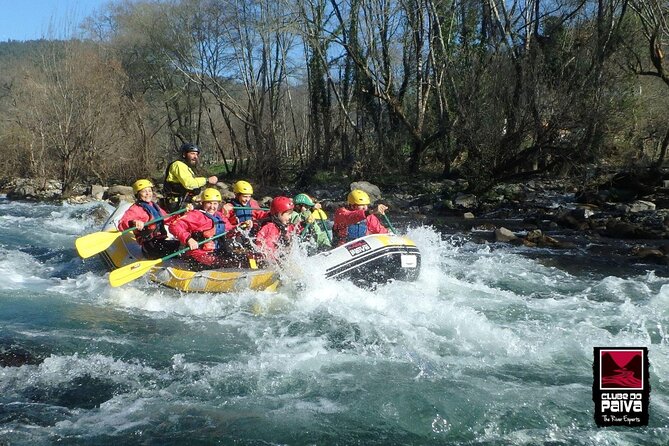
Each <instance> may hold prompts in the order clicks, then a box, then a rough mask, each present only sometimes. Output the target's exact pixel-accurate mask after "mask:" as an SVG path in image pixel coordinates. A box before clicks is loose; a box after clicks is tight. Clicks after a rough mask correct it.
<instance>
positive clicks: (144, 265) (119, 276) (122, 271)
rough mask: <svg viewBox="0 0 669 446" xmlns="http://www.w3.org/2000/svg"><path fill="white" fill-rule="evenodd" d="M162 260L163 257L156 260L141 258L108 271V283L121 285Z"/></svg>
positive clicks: (144, 272)
mask: <svg viewBox="0 0 669 446" xmlns="http://www.w3.org/2000/svg"><path fill="white" fill-rule="evenodd" d="M162 262H163V259H158V260H142V261H139V262H135V263H131V264H130V265H126V266H124V267H121V268H118V269H115V270H114V271H112V272H111V273H109V284H110V285H111V286H114V287H116V286H121V285H124V284H126V283H128V282H132V281H133V280H135V279H138V278H140V277H142V276H143V275H144V274H146V273H148V272H149V271H150V270H151V268H153V267H154V266H156V265H158V264H160V263H162Z"/></svg>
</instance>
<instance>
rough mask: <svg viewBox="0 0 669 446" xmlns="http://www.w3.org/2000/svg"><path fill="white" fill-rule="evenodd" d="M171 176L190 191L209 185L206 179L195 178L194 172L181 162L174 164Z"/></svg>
mask: <svg viewBox="0 0 669 446" xmlns="http://www.w3.org/2000/svg"><path fill="white" fill-rule="evenodd" d="M170 175H171V176H172V177H174V178H175V179H176V180H177V181H178V182H179V183H181V185H182V186H183V187H185V188H186V189H188V190H193V189H197V188H198V187H202V186H204V185H205V184H207V179H206V178H205V177H196V176H193V171H192V170H191V169H190V167H188V166H187V165H186V163H183V162H181V161H179V162H176V163H172V166H171V167H170Z"/></svg>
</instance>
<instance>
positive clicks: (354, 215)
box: [334, 208, 367, 226]
mask: <svg viewBox="0 0 669 446" xmlns="http://www.w3.org/2000/svg"><path fill="white" fill-rule="evenodd" d="M366 217H367V214H366V213H365V211H364V210H363V209H355V210H351V209H347V208H339V209H337V211H336V212H335V217H334V220H335V225H337V226H342V225H343V226H348V225H354V224H356V223H358V222H359V221H362V220H364V219H365V218H366Z"/></svg>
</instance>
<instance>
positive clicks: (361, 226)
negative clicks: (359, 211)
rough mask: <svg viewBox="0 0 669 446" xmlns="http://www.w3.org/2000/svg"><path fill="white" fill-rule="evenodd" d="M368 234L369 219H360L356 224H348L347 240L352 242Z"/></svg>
mask: <svg viewBox="0 0 669 446" xmlns="http://www.w3.org/2000/svg"><path fill="white" fill-rule="evenodd" d="M365 234H367V220H366V219H365V220H360V221H359V222H358V223H356V224H354V225H348V228H347V230H346V241H347V242H350V241H351V240H355V239H357V238H360V237H364V236H365Z"/></svg>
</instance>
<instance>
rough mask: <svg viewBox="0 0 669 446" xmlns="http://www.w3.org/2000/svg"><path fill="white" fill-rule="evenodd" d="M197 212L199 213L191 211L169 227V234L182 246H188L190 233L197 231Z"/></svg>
mask: <svg viewBox="0 0 669 446" xmlns="http://www.w3.org/2000/svg"><path fill="white" fill-rule="evenodd" d="M198 212H199V211H191V212H189V213H187V214H186V215H185V216H184V217H183V218H179V219H177V220H176V221H175V222H174V223H172V224H171V225H170V226H169V231H170V233H171V234H172V235H173V236H175V237H176V238H177V240H179V241H180V242H181V243H183V244H184V245H187V244H188V239H189V238H190V235H191V233H193V232H194V231H196V230H197V229H196V228H197V221H196V220H195V219H196V218H197V213H198Z"/></svg>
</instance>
